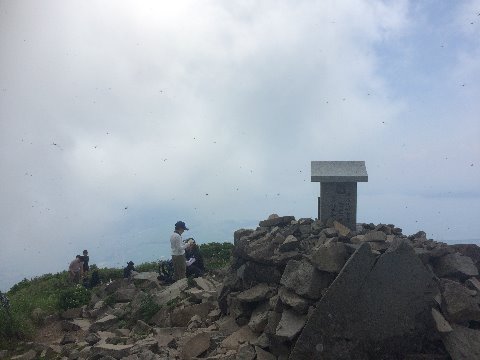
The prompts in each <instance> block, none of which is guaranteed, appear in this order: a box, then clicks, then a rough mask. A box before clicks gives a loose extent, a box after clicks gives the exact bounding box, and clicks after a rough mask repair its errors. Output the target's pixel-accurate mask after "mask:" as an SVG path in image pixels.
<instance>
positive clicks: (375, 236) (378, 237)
mask: <svg viewBox="0 0 480 360" xmlns="http://www.w3.org/2000/svg"><path fill="white" fill-rule="evenodd" d="M363 241H387V234H385V233H384V232H383V231H376V230H373V231H369V232H367V233H366V234H365V237H364V238H363Z"/></svg>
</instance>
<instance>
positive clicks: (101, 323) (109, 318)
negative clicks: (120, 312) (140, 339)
mask: <svg viewBox="0 0 480 360" xmlns="http://www.w3.org/2000/svg"><path fill="white" fill-rule="evenodd" d="M117 321H118V318H117V317H116V316H115V315H106V316H104V317H103V318H101V319H99V320H97V321H95V322H94V323H93V324H92V325H90V329H89V331H90V332H95V331H104V330H107V329H108V328H110V327H111V326H112V325H113V324H115V323H116V322H117Z"/></svg>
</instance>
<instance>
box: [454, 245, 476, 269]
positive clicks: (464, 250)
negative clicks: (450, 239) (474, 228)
mask: <svg viewBox="0 0 480 360" xmlns="http://www.w3.org/2000/svg"><path fill="white" fill-rule="evenodd" d="M450 248H452V249H453V250H454V251H457V252H459V253H460V254H462V255H464V256H468V257H469V258H471V259H472V260H473V262H474V263H475V266H477V267H480V247H479V246H478V245H475V244H455V245H451V246H450Z"/></svg>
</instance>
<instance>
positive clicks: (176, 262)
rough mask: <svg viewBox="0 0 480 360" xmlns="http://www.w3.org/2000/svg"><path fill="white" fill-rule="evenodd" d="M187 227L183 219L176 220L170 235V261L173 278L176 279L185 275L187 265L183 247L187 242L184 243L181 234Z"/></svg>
mask: <svg viewBox="0 0 480 360" xmlns="http://www.w3.org/2000/svg"><path fill="white" fill-rule="evenodd" d="M185 230H188V228H187V227H186V226H185V223H184V222H183V221H177V223H176V224H175V231H174V233H173V234H172V236H171V237H170V245H171V247H172V262H173V271H174V273H173V280H174V281H177V280H180V279H183V278H184V277H185V273H186V271H187V265H186V262H185V248H186V247H187V246H188V244H184V243H183V240H182V234H183V232H184V231H185Z"/></svg>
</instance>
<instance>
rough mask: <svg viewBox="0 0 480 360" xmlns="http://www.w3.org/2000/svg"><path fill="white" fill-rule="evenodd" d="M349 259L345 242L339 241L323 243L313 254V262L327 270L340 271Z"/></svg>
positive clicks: (319, 267) (322, 269)
mask: <svg viewBox="0 0 480 360" xmlns="http://www.w3.org/2000/svg"><path fill="white" fill-rule="evenodd" d="M347 259H348V254H347V249H346V247H345V244H343V243H338V242H336V243H329V244H324V245H321V246H319V247H318V249H316V250H314V252H313V254H312V263H313V264H314V265H315V266H316V267H317V269H318V270H321V271H326V272H333V273H339V272H340V270H342V268H343V266H344V265H345V262H346V261H347Z"/></svg>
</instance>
